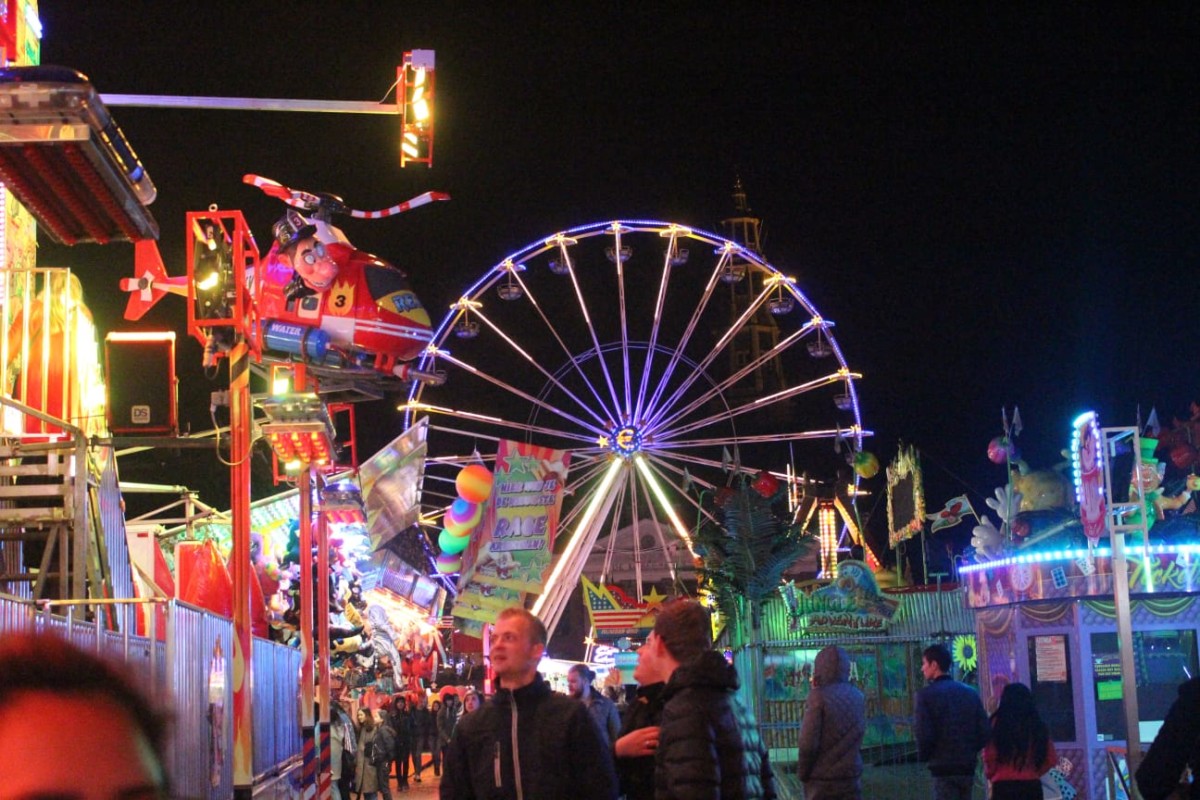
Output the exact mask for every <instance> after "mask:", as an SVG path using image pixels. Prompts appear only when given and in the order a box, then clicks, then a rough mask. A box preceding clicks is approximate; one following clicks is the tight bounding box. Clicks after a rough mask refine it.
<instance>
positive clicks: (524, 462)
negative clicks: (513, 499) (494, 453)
mask: <svg viewBox="0 0 1200 800" xmlns="http://www.w3.org/2000/svg"><path fill="white" fill-rule="evenodd" d="M539 460H540V459H538V458H537V457H536V456H523V455H519V454H515V455H511V456H505V458H504V462H505V464H506V465H507V466H508V471H509V474H512V473H514V472H519V473H523V474H525V475H532V474H533V470H534V468H535V467H536V466H537V463H538V461H539Z"/></svg>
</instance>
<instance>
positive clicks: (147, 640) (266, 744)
mask: <svg viewBox="0 0 1200 800" xmlns="http://www.w3.org/2000/svg"><path fill="white" fill-rule="evenodd" d="M146 603H160V604H165V605H166V606H167V610H168V613H167V614H166V620H167V635H166V641H158V639H157V631H156V630H155V620H156V619H157V618H158V615H157V614H146V615H145V619H146V620H147V622H148V624H149V626H150V627H149V629H148V630H147V633H148V635H147V636H137V635H135V634H133V633H131V631H133V630H135V629H136V624H135V622H134V618H135V615H138V614H139V613H140V612H141V606H142V605H144V604H146ZM87 606H93V607H98V606H108V607H111V610H112V611H113V612H114V613H116V614H117V615H118V617H119V618H120V619H119V629H120V632H119V633H118V632H115V631H111V630H107V629H105V627H104V624H103V623H104V620H105V618H106V616H107V615H106V614H101V613H96V611H95V609H94V608H93V610H92V612H91V613H92V619H90V620H88V619H85V615H86V614H87V613H88V610H87ZM56 611H57V612H61V613H55V612H56ZM19 631H28V632H37V633H42V632H45V633H53V634H55V635H59V636H62V637H64V638H66V639H68V640H69V641H71V642H72V643H73V644H75V645H76V646H77V647H80V648H82V649H85V650H90V651H93V652H96V653H99V654H100V655H102V656H104V657H106V658H109V659H111V660H113V661H116V662H119V663H123V664H125V665H126V669H127V674H128V675H129V678H130V680H131V681H132V682H133V683H135V685H137V686H139V687H141V688H142V689H143V690H144V691H145V692H146V693H147V694H148V695H150V696H151V697H152V699H154V700H155V701H156V702H157V703H158V704H160V705H162V706H164V707H167V708H169V709H170V710H171V717H172V721H173V725H172V735H171V739H170V742H169V743H168V752H167V765H168V768H169V771H170V773H171V775H172V782H173V790H174V791H175V793H176V794H177V795H178V796H180V797H187V798H195V799H196V800H199V798H205V799H206V800H217V799H218V798H220V799H221V800H225V798H228V797H231V796H232V795H233V751H232V747H233V674H232V668H233V658H232V652H233V650H232V648H233V624H232V622H231V621H230V620H228V619H226V618H224V617H220V616H217V615H216V614H212V613H211V612H208V611H205V610H203V609H200V608H196V607H194V606H190V605H187V604H185V603H181V602H178V601H169V600H162V599H158V600H86V601H84V600H81V601H41V602H39V603H32V602H30V601H28V600H24V599H22V598H17V597H12V596H9V595H3V594H0V636H3V635H4V634H6V633H13V632H19ZM252 659H253V670H254V697H253V701H254V707H253V724H254V732H253V742H254V773H255V776H256V781H255V782H256V784H257V783H259V782H260V780H261V781H263V782H268V783H269V782H271V780H270V779H271V778H272V777H275V776H281V775H284V776H285V780H284V781H275V782H276V783H286V782H287V781H286V773H288V772H289V771H292V770H294V768H295V766H296V765H298V763H299V760H300V704H299V694H300V693H299V680H300V651H299V650H296V649H295V648H290V647H285V646H284V645H280V644H276V643H275V642H270V641H267V640H265V639H255V640H254V644H253V651H252Z"/></svg>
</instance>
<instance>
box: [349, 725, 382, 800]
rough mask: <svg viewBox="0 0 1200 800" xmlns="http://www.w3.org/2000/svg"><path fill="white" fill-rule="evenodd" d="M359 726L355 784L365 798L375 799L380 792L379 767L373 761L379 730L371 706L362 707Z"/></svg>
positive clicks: (365, 799) (359, 793) (366, 799)
mask: <svg viewBox="0 0 1200 800" xmlns="http://www.w3.org/2000/svg"><path fill="white" fill-rule="evenodd" d="M356 717H357V720H356V721H357V723H358V725H357V727H358V760H357V762H356V763H355V764H354V785H355V786H357V787H358V796H359V797H361V798H363V800H375V795H377V794H379V767H378V766H377V765H376V764H374V763H372V760H371V757H370V756H371V754H372V752H373V751H374V749H375V737H376V736H377V735H378V733H379V731H378V730H377V729H376V725H375V714H374V713H373V712H372V711H371V709H369V708H360V709H359V710H358V713H357V715H356Z"/></svg>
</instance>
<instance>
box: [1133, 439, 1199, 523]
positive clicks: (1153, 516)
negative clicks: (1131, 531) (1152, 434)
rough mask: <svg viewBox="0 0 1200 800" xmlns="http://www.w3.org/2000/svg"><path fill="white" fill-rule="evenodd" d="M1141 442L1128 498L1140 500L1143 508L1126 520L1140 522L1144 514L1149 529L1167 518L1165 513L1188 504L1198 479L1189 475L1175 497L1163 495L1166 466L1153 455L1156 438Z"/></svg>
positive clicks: (1197, 486) (1156, 442)
mask: <svg viewBox="0 0 1200 800" xmlns="http://www.w3.org/2000/svg"><path fill="white" fill-rule="evenodd" d="M1141 445H1142V450H1141V455H1142V458H1141V461H1140V463H1139V464H1138V467H1137V471H1136V472H1134V474H1132V475H1131V476H1130V479H1129V499H1130V500H1131V501H1135V502H1136V501H1138V500H1140V501H1141V504H1142V508H1141V509H1139V510H1138V511H1134V512H1132V513H1131V514H1130V516H1129V518H1128V519H1129V521H1130V522H1133V523H1136V522H1140V521H1141V519H1142V515H1143V514H1144V515H1145V518H1146V524H1147V528H1152V527H1154V525H1155V523H1157V522H1161V521H1162V520H1164V519H1166V512H1168V511H1178V510H1179V509H1182V508H1183V507H1184V506H1186V505H1187V504H1188V501H1189V500H1191V499H1192V492H1193V491H1196V490H1197V489H1200V478H1198V477H1197V476H1195V475H1192V476H1189V477H1188V479H1187V487H1186V488H1185V489H1184V490H1183V491H1182V492H1180V493H1179V494H1177V495H1175V496H1174V497H1167V496H1165V495H1164V493H1163V489H1162V479H1163V473H1164V471H1165V469H1166V465H1165V464H1163V463H1161V462H1160V461H1159V460H1158V458H1157V457H1156V456H1155V454H1154V453H1155V451H1156V450H1157V449H1158V440H1157V439H1151V438H1148V437H1145V436H1143V437H1142V439H1141ZM1139 476H1140V477H1141V480H1140V481H1139V480H1138V478H1139Z"/></svg>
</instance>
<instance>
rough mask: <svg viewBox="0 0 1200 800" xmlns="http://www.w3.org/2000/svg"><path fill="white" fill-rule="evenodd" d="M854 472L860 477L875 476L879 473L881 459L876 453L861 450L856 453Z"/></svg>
mask: <svg viewBox="0 0 1200 800" xmlns="http://www.w3.org/2000/svg"><path fill="white" fill-rule="evenodd" d="M854 472H855V474H857V475H858V477H860V478H874V477H875V476H876V475H878V474H879V459H878V458H876V457H875V454H874V453H868V452H867V451H866V450H860V451H859V452H857V453H855V454H854Z"/></svg>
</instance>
